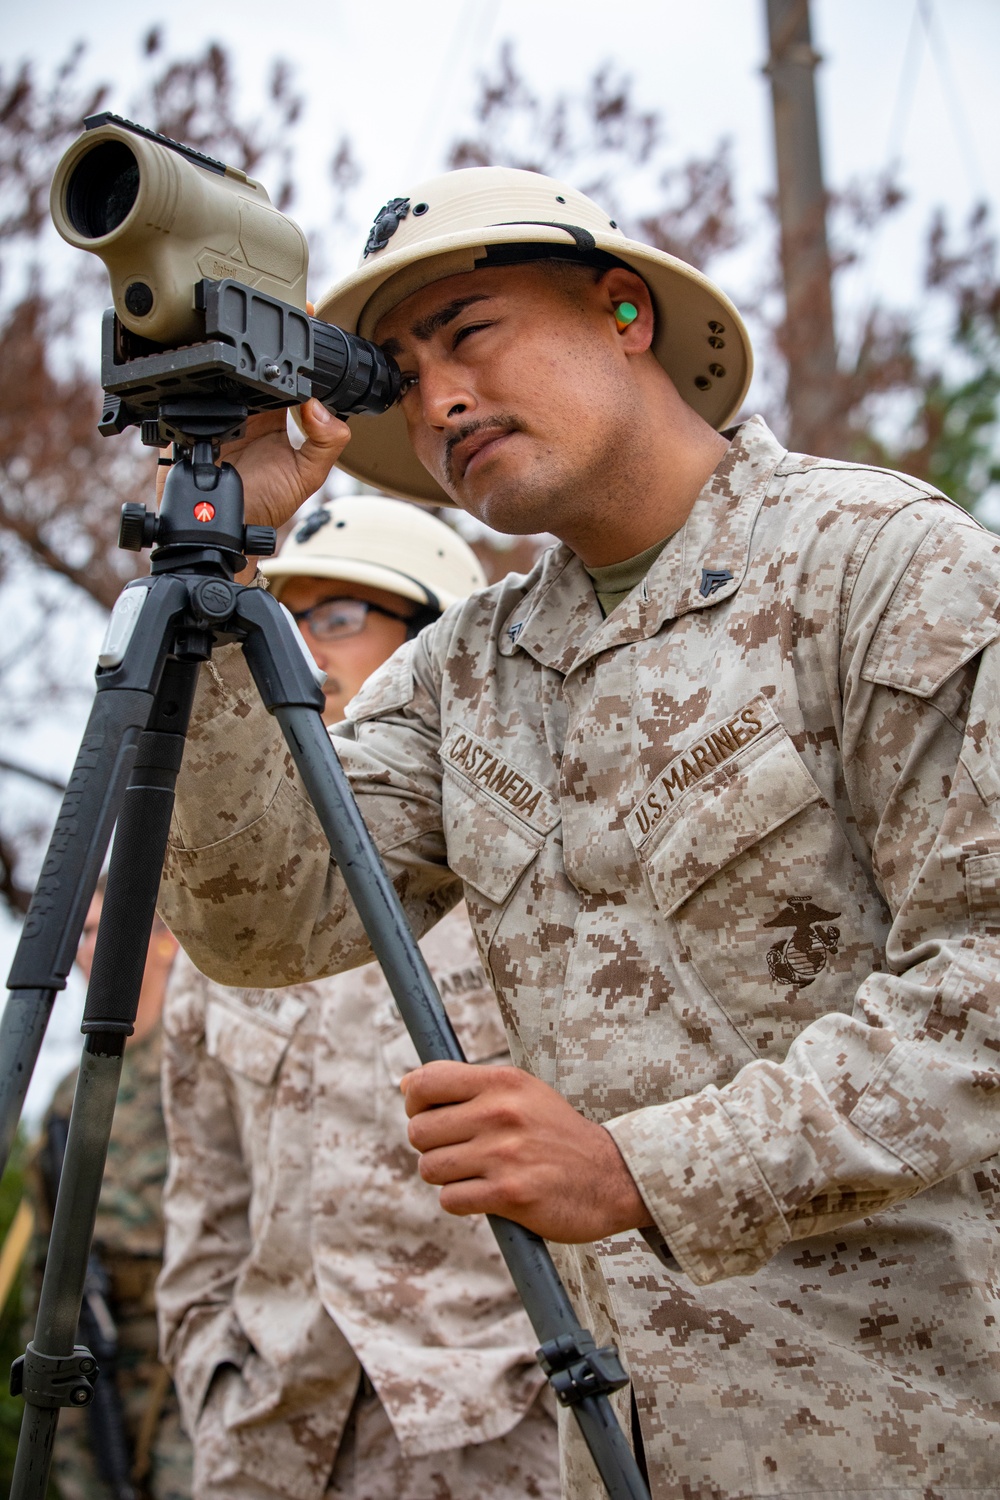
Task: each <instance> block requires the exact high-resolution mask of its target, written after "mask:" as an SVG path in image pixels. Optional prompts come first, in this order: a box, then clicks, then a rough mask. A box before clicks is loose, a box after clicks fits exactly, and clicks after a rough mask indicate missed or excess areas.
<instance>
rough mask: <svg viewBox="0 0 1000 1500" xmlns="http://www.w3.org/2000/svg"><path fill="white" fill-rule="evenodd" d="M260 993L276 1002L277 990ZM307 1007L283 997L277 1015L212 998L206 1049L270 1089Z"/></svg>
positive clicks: (234, 1070) (232, 1070) (232, 1069)
mask: <svg viewBox="0 0 1000 1500" xmlns="http://www.w3.org/2000/svg"><path fill="white" fill-rule="evenodd" d="M248 993H249V995H250V996H251V997H252V996H254V995H256V994H258V993H260V994H261V995H262V996H266V998H267V1001H268V1003H269V1004H273V1003H274V1001H273V994H274V992H273V991H272V992H266V991H260V992H258V991H249V992H248ZM305 1012H306V1006H305V1004H304V1003H303V1001H301V1000H296V999H295V998H294V997H293V996H291V995H286V996H283V997H282V999H281V1001H280V1005H279V1008H278V1009H277V1011H275V1012H274V1013H273V1014H266V1013H261V1012H260V1011H255V1010H253V1009H251V1008H250V1007H249V1006H247V1005H244V1004H241V1003H240V1002H238V1001H235V1000H234V1001H233V1002H232V1003H229V1002H226V1001H220V1000H210V1001H209V1002H208V1005H207V1006H206V1008H205V1050H206V1051H207V1053H208V1055H209V1057H214V1058H215V1059H216V1061H217V1062H220V1063H221V1064H222V1066H223V1067H224V1068H226V1069H227V1070H228V1071H229V1072H230V1073H237V1074H239V1075H240V1077H242V1078H245V1079H247V1080H249V1081H250V1082H251V1083H256V1084H259V1085H260V1086H261V1087H264V1088H267V1087H270V1086H271V1085H273V1084H274V1082H275V1080H276V1078H277V1076H278V1070H279V1068H280V1067H281V1064H282V1062H283V1060H284V1057H285V1054H286V1052H287V1051H288V1047H289V1043H290V1042H291V1040H292V1037H293V1035H294V1034H295V1029H296V1027H297V1026H298V1024H299V1022H300V1021H301V1019H302V1017H303V1016H304V1015H305Z"/></svg>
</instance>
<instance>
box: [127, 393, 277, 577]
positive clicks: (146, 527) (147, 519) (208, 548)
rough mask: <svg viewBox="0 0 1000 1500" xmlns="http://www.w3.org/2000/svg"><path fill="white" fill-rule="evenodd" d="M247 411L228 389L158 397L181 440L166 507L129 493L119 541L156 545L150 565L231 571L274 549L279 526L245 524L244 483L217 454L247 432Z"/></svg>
mask: <svg viewBox="0 0 1000 1500" xmlns="http://www.w3.org/2000/svg"><path fill="white" fill-rule="evenodd" d="M247 416H248V410H247V407H246V406H245V405H243V404H242V403H241V402H237V401H228V400H226V399H225V398H224V397H222V396H213V395H200V396H198V395H196V396H189V397H188V398H187V399H186V400H173V401H162V402H160V403H159V406H158V410H157V417H156V424H157V429H158V431H161V432H163V433H165V434H166V435H167V436H168V437H169V439H170V440H171V441H172V442H173V445H174V456H173V459H172V461H171V468H170V473H169V474H168V475H167V482H166V484H165V486H164V490H163V498H162V500H161V502H160V509H159V513H157V512H155V511H150V510H147V509H146V507H145V506H144V505H142V504H139V503H137V502H134V501H130V502H128V503H127V504H125V505H123V506H122V516H121V524H120V526H119V530H118V545H119V547H123V548H125V549H126V550H128V551H131V552H141V551H142V550H143V549H144V548H145V547H152V549H153V551H152V555H151V557H150V570H151V572H153V573H165V572H172V571H175V570H177V569H179V568H183V569H184V570H185V571H191V572H201V573H204V572H209V573H222V574H223V575H225V576H226V577H228V578H230V579H231V578H233V577H234V576H235V575H236V573H238V572H239V571H240V569H241V568H245V567H246V564H247V556H248V555H249V556H251V557H270V556H271V554H272V553H273V551H274V549H275V546H276V543H277V533H276V532H275V530H274V528H273V527H272V526H246V525H244V522H243V483H242V481H241V479H240V476H239V474H238V473H237V471H236V470H235V469H234V468H233V466H232V464H227V463H222V464H220V463H219V461H218V459H219V448H220V445H221V444H222V443H223V442H226V441H227V440H231V439H233V438H236V437H239V436H240V434H241V433H242V431H243V428H244V426H245V424H246V420H247ZM150 425H152V423H151V424H150Z"/></svg>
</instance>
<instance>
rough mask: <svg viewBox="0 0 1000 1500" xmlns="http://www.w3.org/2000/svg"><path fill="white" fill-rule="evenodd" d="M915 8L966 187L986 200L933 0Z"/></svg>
mask: <svg viewBox="0 0 1000 1500" xmlns="http://www.w3.org/2000/svg"><path fill="white" fill-rule="evenodd" d="M918 6H919V9H920V17H921V20H922V21H923V23H924V30H925V31H926V33H927V40H928V42H929V44H930V52H931V56H932V57H933V58H934V62H935V65H936V67H937V70H938V77H939V78H940V80H941V91H942V93H943V94H944V96H945V102H946V103H947V105H948V109H949V110H950V112H951V122H952V126H953V127H954V131H955V139H956V141H957V143H958V149H959V154H960V155H961V156H962V158H963V160H964V163H965V170H966V172H967V173H968V176H969V186H970V188H971V189H972V192H973V194H976V195H978V196H979V197H981V198H985V197H986V188H985V181H984V178H983V174H982V169H981V168H980V165H979V157H978V155H977V153H976V144H975V139H974V137H973V134H972V131H971V130H970V129H969V122H968V120H967V119H966V116H965V109H964V107H963V105H962V96H961V93H960V92H959V89H958V87H957V85H956V83H955V75H954V73H953V72H952V69H951V55H950V53H949V51H948V43H947V41H946V40H945V35H944V27H943V26H942V25H941V23H940V21H939V19H938V16H937V14H936V12H935V10H934V6H933V0H918ZM935 43H936V45H935Z"/></svg>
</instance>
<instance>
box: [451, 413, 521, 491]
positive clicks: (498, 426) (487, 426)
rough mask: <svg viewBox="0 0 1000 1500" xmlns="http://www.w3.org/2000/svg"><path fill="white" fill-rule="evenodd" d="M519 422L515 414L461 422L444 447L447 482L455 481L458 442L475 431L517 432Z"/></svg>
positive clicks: (452, 482) (519, 425) (462, 441)
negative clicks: (455, 456) (455, 458)
mask: <svg viewBox="0 0 1000 1500" xmlns="http://www.w3.org/2000/svg"><path fill="white" fill-rule="evenodd" d="M520 427H521V424H520V422H519V421H518V419H517V418H516V417H515V416H512V415H507V416H499V417H482V418H481V419H480V420H479V421H478V422H463V424H462V426H461V427H460V428H458V430H457V431H456V432H453V433H452V435H451V437H450V438H448V440H447V442H446V443H445V448H444V472H445V478H446V479H447V481H448V483H449V484H452V485H453V484H454V483H455V463H454V452H455V449H456V448H457V447H458V445H459V443H464V442H465V440H466V438H470V437H472V436H473V435H474V434H475V433H477V432H487V431H497V432H505V433H506V432H518V431H520Z"/></svg>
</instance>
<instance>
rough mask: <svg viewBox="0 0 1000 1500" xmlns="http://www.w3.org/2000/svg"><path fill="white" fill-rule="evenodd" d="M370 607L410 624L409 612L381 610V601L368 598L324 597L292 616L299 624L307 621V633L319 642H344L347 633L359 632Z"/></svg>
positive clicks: (363, 626) (362, 627) (379, 612)
mask: <svg viewBox="0 0 1000 1500" xmlns="http://www.w3.org/2000/svg"><path fill="white" fill-rule="evenodd" d="M369 610H374V611H375V613H376V614H377V615H388V617H389V619H390V620H399V621H400V622H401V623H402V624H404V625H409V623H410V620H409V616H408V615H397V614H396V613H395V612H394V611H393V610H391V609H383V607H382V605H381V604H372V603H371V601H370V600H369V599H323V600H322V601H321V602H320V603H319V604H314V605H313V606H312V607H311V608H310V609H300V610H299V612H298V613H297V614H296V613H295V612H294V610H293V611H292V619H293V620H295V621H296V622H298V623H299V624H301V623H302V621H303V620H304V621H306V622H307V623H308V625H309V631H310V634H312V635H314V636H315V637H316V639H317V640H318V641H343V640H346V639H347V638H348V636H352V635H360V634H361V632H362V630H364V628H365V622H366V620H367V618H368V611H369Z"/></svg>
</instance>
